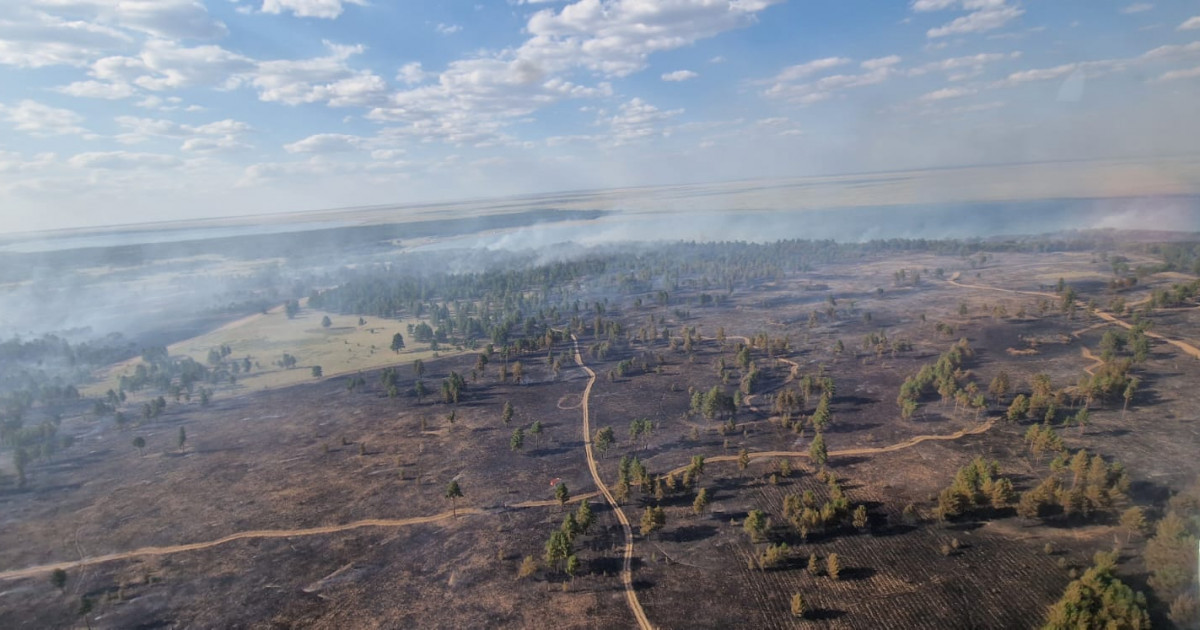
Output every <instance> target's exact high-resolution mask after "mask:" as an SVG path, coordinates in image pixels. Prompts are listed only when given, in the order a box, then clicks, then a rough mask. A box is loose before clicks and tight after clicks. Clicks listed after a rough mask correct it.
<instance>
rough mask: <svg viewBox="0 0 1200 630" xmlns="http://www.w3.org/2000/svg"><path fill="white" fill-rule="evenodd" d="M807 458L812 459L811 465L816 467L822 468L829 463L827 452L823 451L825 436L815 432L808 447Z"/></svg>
mask: <svg viewBox="0 0 1200 630" xmlns="http://www.w3.org/2000/svg"><path fill="white" fill-rule="evenodd" d="M808 456H809V457H810V458H812V460H813V464H816V465H817V466H818V467H821V466H824V465H825V463H826V462H827V461H829V452H828V451H827V450H826V449H825V435H824V434H822V433H821V432H819V431H818V432H817V435H816V436H814V437H813V441H812V444H811V445H809V447H808Z"/></svg>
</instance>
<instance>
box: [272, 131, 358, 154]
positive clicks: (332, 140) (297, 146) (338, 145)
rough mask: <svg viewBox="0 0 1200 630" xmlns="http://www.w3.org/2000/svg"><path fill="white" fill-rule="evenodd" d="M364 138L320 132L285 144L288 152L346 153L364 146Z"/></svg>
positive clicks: (284, 146)
mask: <svg viewBox="0 0 1200 630" xmlns="http://www.w3.org/2000/svg"><path fill="white" fill-rule="evenodd" d="M362 144H363V138H361V137H359V136H351V135H346V134H341V133H318V134H315V135H311V136H309V137H307V138H304V139H303V140H297V141H296V142H293V143H291V144H285V145H283V149H284V150H285V151H287V152H288V153H344V152H346V151H357V150H358V149H360V148H362Z"/></svg>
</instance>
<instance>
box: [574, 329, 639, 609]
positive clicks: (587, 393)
mask: <svg viewBox="0 0 1200 630" xmlns="http://www.w3.org/2000/svg"><path fill="white" fill-rule="evenodd" d="M571 341H572V343H574V344H575V364H576V365H578V366H579V367H581V368H583V371H584V372H587V375H588V383H587V387H586V388H584V390H583V405H582V407H583V450H584V453H585V454H586V455H587V463H588V470H589V471H591V473H592V481H594V482H595V483H596V487H597V488H598V489H599V490H600V493H601V494H603V495H604V498H605V499H607V500H608V504H609V505H610V506H611V507H612V509H613V513H614V514H616V515H617V520H618V521H620V522H621V528H622V529H624V530H625V561H624V564H623V565H622V567H621V583H622V585H624V587H625V601H626V602H627V603H628V604H629V610H630V611H632V612H633V616H634V618H635V619H637V623H638V627H639V628H642V630H651V629H652V628H653V627H654V626H652V625H650V620H649V619H647V618H646V611H644V610H642V603H641V602H640V601H638V596H637V591H635V590H634V589H633V527H631V526H630V525H629V518H628V517H626V516H625V511H624V510H622V509H621V505H620V504H618V503H617V499H616V498H615V497H613V494H612V491H610V490H609V489H608V486H606V485H604V480H603V479H601V478H600V470H599V469H598V468H597V467H596V457H595V455H594V454H593V453H592V427H591V414H590V413H589V412H588V400H589V399H590V398H591V395H592V385H595V384H596V373H595V372H593V371H592V368H590V367H588V366H587V365H585V364H584V362H583V355H581V354H580V353H579V339H578V338H577V337H576V336H575V335H571Z"/></svg>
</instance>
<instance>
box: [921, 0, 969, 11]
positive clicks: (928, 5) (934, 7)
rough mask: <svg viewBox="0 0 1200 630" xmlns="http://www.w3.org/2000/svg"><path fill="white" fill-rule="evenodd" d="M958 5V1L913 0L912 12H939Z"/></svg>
mask: <svg viewBox="0 0 1200 630" xmlns="http://www.w3.org/2000/svg"><path fill="white" fill-rule="evenodd" d="M956 4H958V0H914V2H913V3H912V10H913V11H918V12H921V11H941V10H943V9H949V8H950V7H952V6H954V5H956Z"/></svg>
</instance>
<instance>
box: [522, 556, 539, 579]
mask: <svg viewBox="0 0 1200 630" xmlns="http://www.w3.org/2000/svg"><path fill="white" fill-rule="evenodd" d="M537 568H538V566H537V560H534V559H533V556H525V559H524V560H522V561H521V567H520V568H519V569H517V579H525V578H527V577H530V576H531V575H533V574H534V573H537Z"/></svg>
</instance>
